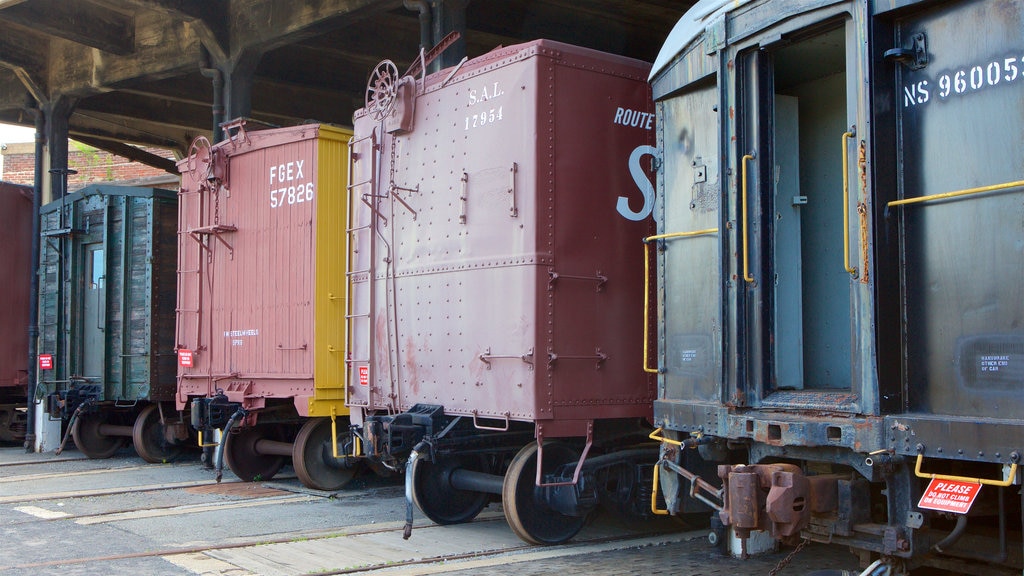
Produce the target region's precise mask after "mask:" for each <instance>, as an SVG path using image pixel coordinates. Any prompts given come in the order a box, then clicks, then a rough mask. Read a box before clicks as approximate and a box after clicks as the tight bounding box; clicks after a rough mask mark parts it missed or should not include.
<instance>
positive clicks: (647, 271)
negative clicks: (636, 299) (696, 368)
mask: <svg viewBox="0 0 1024 576" xmlns="http://www.w3.org/2000/svg"><path fill="white" fill-rule="evenodd" d="M717 233H718V228H705V229H704V230H694V231H692V232H670V233H668V234H656V235H654V236H648V237H647V238H644V372H646V373H648V374H659V373H661V370H659V369H658V368H651V367H649V366H648V364H647V360H648V353H649V352H648V347H647V343H648V341H649V340H650V333H651V328H650V313H651V256H650V252H651V250H650V243H651V242H652V241H654V240H668V239H671V238H693V237H695V236H704V235H707V234H717Z"/></svg>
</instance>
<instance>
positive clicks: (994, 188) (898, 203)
mask: <svg viewBox="0 0 1024 576" xmlns="http://www.w3.org/2000/svg"><path fill="white" fill-rule="evenodd" d="M1021 186H1024V180H1017V181H1016V182H1006V183H1005V184H993V185H991V186H980V187H978V188H966V189H964V190H957V191H956V192H943V193H941V194H932V195H930V196H918V197H917V198H904V199H903V200H893V201H892V202H889V203H888V204H886V206H905V205H907V204H918V203H921V202H928V201H929V200H945V199H946V198H956V197H958V196H969V195H971V194H981V193H982V192H995V191H997V190H1006V189H1008V188H1019V187H1021Z"/></svg>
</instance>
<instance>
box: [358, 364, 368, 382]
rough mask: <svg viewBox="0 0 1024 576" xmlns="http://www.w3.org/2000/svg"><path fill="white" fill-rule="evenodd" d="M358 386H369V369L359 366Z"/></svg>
mask: <svg viewBox="0 0 1024 576" xmlns="http://www.w3.org/2000/svg"><path fill="white" fill-rule="evenodd" d="M359 385H360V386H369V385H370V367H369V366H360V367H359Z"/></svg>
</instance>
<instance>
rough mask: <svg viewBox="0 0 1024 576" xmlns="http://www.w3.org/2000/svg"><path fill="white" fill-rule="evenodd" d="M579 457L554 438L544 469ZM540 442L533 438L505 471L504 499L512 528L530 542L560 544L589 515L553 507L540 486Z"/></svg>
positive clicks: (578, 529) (507, 517)
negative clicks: (538, 471)
mask: <svg viewBox="0 0 1024 576" xmlns="http://www.w3.org/2000/svg"><path fill="white" fill-rule="evenodd" d="M578 458H579V455H578V454H576V451H575V450H573V449H572V448H570V447H569V446H566V445H565V444H559V443H556V442H552V443H550V444H548V443H545V444H544V463H543V468H542V472H544V473H548V472H552V471H554V470H555V469H556V468H558V467H559V466H561V465H562V464H566V463H569V462H574V461H576V460H577V459H578ZM536 480H537V443H536V442H532V443H530V444H529V445H528V446H526V447H525V448H523V449H522V450H520V451H519V453H518V454H516V457H515V458H513V459H512V464H510V465H509V467H508V472H505V483H504V485H503V486H502V491H501V502H502V505H503V506H504V507H505V518H506V519H507V520H508V524H509V526H511V527H512V531H513V532H515V533H516V536H519V537H520V538H522V539H523V540H525V541H527V542H530V543H531V544H561V543H563V542H566V541H567V540H569V539H570V538H572V537H573V536H575V535H576V533H577V532H579V531H580V528H583V523H584V522H586V519H587V518H586V516H580V517H576V516H566V515H564V514H561V513H560V512H556V511H554V510H552V509H551V508H550V507H549V506H548V505H547V504H546V503H545V502H544V501H543V499H542V498H541V489H540V488H537V485H536Z"/></svg>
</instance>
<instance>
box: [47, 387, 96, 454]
mask: <svg viewBox="0 0 1024 576" xmlns="http://www.w3.org/2000/svg"><path fill="white" fill-rule="evenodd" d="M91 405H92V400H91V399H90V400H86V401H85V402H82V403H81V404H79V405H78V408H75V411H74V412H73V413H72V414H71V418H68V429H67V431H66V432H64V438H63V439H61V441H60V446H58V447H57V449H56V450H55V451H54V452H53V453H54V455H56V456H60V453H61V452H63V451H64V445H65V444H67V443H68V437H70V436H71V431H72V430H74V428H75V420H78V415H79V414H80V413H81V412H82V408H85V407H87V406H91Z"/></svg>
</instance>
